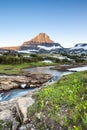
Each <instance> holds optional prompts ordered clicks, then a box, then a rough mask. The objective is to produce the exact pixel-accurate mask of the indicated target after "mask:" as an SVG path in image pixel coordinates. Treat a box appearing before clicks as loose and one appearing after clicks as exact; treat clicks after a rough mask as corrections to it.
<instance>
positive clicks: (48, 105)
mask: <svg viewBox="0 0 87 130" xmlns="http://www.w3.org/2000/svg"><path fill="white" fill-rule="evenodd" d="M34 97H35V99H36V102H35V104H33V106H31V107H30V108H29V111H28V116H29V119H31V122H32V123H33V124H34V125H35V127H36V128H37V129H39V130H45V129H47V128H48V129H50V130H58V129H59V128H61V129H62V130H87V71H84V72H78V73H74V74H71V75H67V76H64V77H62V79H61V80H59V81H58V82H56V83H54V84H52V85H50V86H48V87H46V88H43V89H42V90H41V91H40V92H38V93H37V94H36V95H34ZM38 114H39V117H38V116H37V115H38Z"/></svg>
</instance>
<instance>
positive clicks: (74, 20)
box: [0, 0, 87, 47]
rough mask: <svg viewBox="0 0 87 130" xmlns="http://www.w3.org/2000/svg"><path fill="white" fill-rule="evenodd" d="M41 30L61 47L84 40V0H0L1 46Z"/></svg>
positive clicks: (86, 35) (17, 42) (86, 17)
mask: <svg viewBox="0 0 87 130" xmlns="http://www.w3.org/2000/svg"><path fill="white" fill-rule="evenodd" d="M41 32H45V33H47V34H48V35H49V36H50V37H51V39H52V40H54V41H55V42H58V43H60V44H61V45H62V46H63V47H73V46H74V45H75V44H77V43H87V0H0V47H1V46H16V45H21V44H22V43H23V42H24V41H27V40H30V39H32V38H33V37H35V36H36V35H38V34H39V33H41Z"/></svg>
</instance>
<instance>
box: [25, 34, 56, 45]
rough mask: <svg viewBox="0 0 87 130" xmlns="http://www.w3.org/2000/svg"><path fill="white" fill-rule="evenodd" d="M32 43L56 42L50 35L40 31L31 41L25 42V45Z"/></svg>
mask: <svg viewBox="0 0 87 130" xmlns="http://www.w3.org/2000/svg"><path fill="white" fill-rule="evenodd" d="M32 43H34V44H35V43H36V44H37V43H54V41H53V40H51V39H50V37H49V36H48V35H47V34H46V33H39V35H37V36H36V37H34V38H33V39H31V40H30V41H26V42H24V43H23V45H28V44H32Z"/></svg>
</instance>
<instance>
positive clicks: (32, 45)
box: [18, 33, 63, 53]
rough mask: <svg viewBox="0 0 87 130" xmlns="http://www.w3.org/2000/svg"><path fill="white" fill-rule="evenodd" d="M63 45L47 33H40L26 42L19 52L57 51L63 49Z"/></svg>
mask: <svg viewBox="0 0 87 130" xmlns="http://www.w3.org/2000/svg"><path fill="white" fill-rule="evenodd" d="M62 49H63V47H62V46H61V45H60V44H59V43H55V42H54V41H53V40H51V39H50V37H49V36H48V35H47V34H45V33H40V34H39V35H37V36H36V37H35V38H33V39H32V40H30V41H27V42H24V43H23V45H22V46H21V47H20V50H19V51H18V53H56V52H60V51H62Z"/></svg>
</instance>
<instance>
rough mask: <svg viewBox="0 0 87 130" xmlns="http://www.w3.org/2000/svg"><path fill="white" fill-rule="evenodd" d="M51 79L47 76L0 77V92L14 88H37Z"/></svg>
mask: <svg viewBox="0 0 87 130" xmlns="http://www.w3.org/2000/svg"><path fill="white" fill-rule="evenodd" d="M51 78H52V76H51V75H49V74H30V73H29V74H27V75H3V76H2V75H1V76H0V91H4V90H10V89H15V88H38V87H41V86H42V84H43V83H45V82H47V81H48V80H49V79H51Z"/></svg>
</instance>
